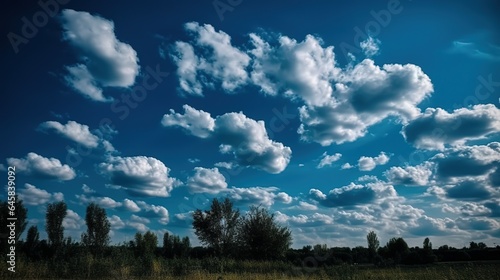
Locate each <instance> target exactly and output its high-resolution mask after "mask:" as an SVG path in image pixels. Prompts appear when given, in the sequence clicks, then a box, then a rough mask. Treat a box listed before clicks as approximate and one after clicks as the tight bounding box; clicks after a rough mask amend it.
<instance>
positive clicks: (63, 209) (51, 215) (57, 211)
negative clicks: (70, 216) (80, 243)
mask: <svg viewBox="0 0 500 280" xmlns="http://www.w3.org/2000/svg"><path fill="white" fill-rule="evenodd" d="M67 210H68V209H67V206H66V203H65V202H64V201H60V202H56V203H49V205H48V206H47V213H46V215H45V223H46V225H45V230H46V231H47V236H48V239H49V244H50V245H51V246H53V247H56V248H57V247H59V246H60V245H62V244H63V240H64V227H63V225H62V223H63V220H64V218H65V217H66V214H67Z"/></svg>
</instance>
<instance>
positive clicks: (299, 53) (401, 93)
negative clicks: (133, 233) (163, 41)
mask: <svg viewBox="0 0 500 280" xmlns="http://www.w3.org/2000/svg"><path fill="white" fill-rule="evenodd" d="M186 28H187V30H189V31H190V32H194V33H195V38H196V39H195V40H194V41H193V42H191V43H186V42H177V43H176V44H175V46H174V48H173V49H174V54H173V57H174V61H175V62H176V63H177V66H178V76H179V81H180V85H181V88H182V89H183V90H184V91H185V92H187V93H189V94H198V95H200V94H201V92H202V89H203V87H204V86H213V81H220V80H223V77H225V73H228V72H232V73H234V74H233V76H231V77H229V78H227V81H228V83H229V85H224V84H222V88H223V89H225V90H226V91H231V92H232V90H234V89H235V88H237V87H240V86H242V85H254V86H257V87H258V88H259V89H260V90H261V92H263V93H265V94H268V95H279V94H281V95H283V96H285V97H287V98H290V99H292V100H298V101H301V102H303V104H304V105H303V106H301V107H300V109H299V112H300V120H301V122H302V123H301V125H300V127H299V129H298V133H299V134H300V136H301V139H302V140H304V141H312V142H317V143H320V144H321V145H323V146H328V145H330V144H332V143H337V144H341V143H344V142H352V141H355V140H356V139H358V138H360V137H363V136H364V135H365V134H366V133H367V129H368V128H369V127H370V126H372V125H374V124H376V123H379V122H381V121H382V120H384V119H386V118H388V117H395V118H397V119H399V120H400V121H401V122H403V123H407V122H408V121H410V120H412V119H413V118H415V117H417V116H418V115H419V114H420V109H419V108H418V107H417V105H418V104H420V103H421V102H422V101H423V100H424V99H425V98H426V97H428V96H429V95H430V94H431V93H432V92H433V86H432V83H431V80H430V79H429V77H428V76H427V75H426V74H425V73H424V72H423V71H422V69H420V67H418V66H416V65H412V64H406V65H400V64H385V65H383V66H381V67H380V66H377V65H375V63H374V61H373V60H371V59H369V58H367V59H364V60H363V61H361V62H359V63H357V64H349V65H348V66H346V67H345V68H340V67H339V66H338V65H337V61H336V59H335V54H334V52H333V46H327V47H323V46H322V45H323V42H322V40H321V39H320V38H318V37H315V36H313V35H307V36H306V37H305V39H304V40H303V41H300V42H299V41H297V40H295V39H293V38H290V37H287V36H284V35H280V36H278V38H271V40H269V41H266V40H264V39H263V38H262V36H260V35H258V34H256V33H252V34H250V35H249V38H250V43H251V45H252V47H253V48H250V49H248V50H246V53H248V54H246V53H245V52H244V51H242V50H240V49H238V48H237V47H235V46H233V45H232V44H231V43H230V37H229V35H227V34H226V33H224V32H222V31H220V32H215V31H214V29H213V27H212V26H210V25H204V26H203V27H201V26H200V25H199V24H197V23H188V24H186ZM266 37H272V36H266ZM200 38H205V41H204V42H205V43H204V45H203V44H202V43H201V42H200V40H201V39H200ZM214 38H219V41H220V42H218V43H217V44H216V43H214ZM379 44H380V42H379V41H377V40H375V39H372V38H370V39H368V40H367V41H363V42H362V49H363V50H364V52H365V53H366V54H367V55H368V56H372V55H375V54H376V53H377V52H378V50H379V49H378V46H379ZM193 46H197V47H205V48H202V49H201V51H199V52H197V53H199V55H195V54H194V51H193V49H194V47H193ZM205 49H208V51H203V50H205ZM216 49H224V50H226V52H227V56H226V57H222V56H220V55H217V52H215V51H214V50H216ZM204 63H205V64H208V65H209V66H207V67H202V65H204ZM214 65H216V67H214ZM204 68H207V69H210V70H209V71H206V70H205V69H204ZM214 68H215V69H218V71H214V70H213V69H214ZM200 71H201V72H202V73H203V76H200V75H199V72H200ZM247 73H248V74H247Z"/></svg>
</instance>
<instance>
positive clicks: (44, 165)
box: [7, 153, 76, 181]
mask: <svg viewBox="0 0 500 280" xmlns="http://www.w3.org/2000/svg"><path fill="white" fill-rule="evenodd" d="M7 163H8V164H9V165H10V166H15V167H16V171H17V172H20V173H23V172H24V173H26V174H27V175H30V176H33V177H38V178H44V179H55V180H60V181H68V180H72V179H73V178H75V176H76V173H75V171H74V170H73V168H71V167H69V166H68V165H66V164H61V162H60V161H59V160H58V159H56V158H46V157H43V156H40V155H37V154H35V153H29V154H28V155H27V156H26V158H21V159H18V158H8V159H7Z"/></svg>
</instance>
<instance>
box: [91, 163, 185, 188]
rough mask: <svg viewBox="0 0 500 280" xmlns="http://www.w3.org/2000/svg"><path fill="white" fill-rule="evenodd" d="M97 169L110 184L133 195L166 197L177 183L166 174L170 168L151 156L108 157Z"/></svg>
mask: <svg viewBox="0 0 500 280" xmlns="http://www.w3.org/2000/svg"><path fill="white" fill-rule="evenodd" d="M99 169H100V172H101V174H103V175H104V176H106V177H107V178H109V180H110V183H111V184H112V185H114V186H117V187H120V188H123V189H125V190H126V191H127V192H128V193H129V194H131V195H134V196H160V197H167V196H170V192H171V191H172V190H173V188H174V187H176V186H177V185H178V184H179V181H178V180H177V179H175V178H171V177H169V176H168V173H169V172H170V169H169V168H168V167H166V166H165V164H163V162H161V161H159V160H158V159H156V158H153V157H146V156H136V157H109V158H108V160H107V161H106V162H103V163H101V164H99Z"/></svg>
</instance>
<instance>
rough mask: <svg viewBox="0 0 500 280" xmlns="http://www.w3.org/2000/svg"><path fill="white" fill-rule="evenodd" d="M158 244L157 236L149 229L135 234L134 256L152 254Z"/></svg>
mask: <svg viewBox="0 0 500 280" xmlns="http://www.w3.org/2000/svg"><path fill="white" fill-rule="evenodd" d="M157 246H158V237H157V236H156V234H154V233H153V232H151V231H149V230H148V231H147V232H146V233H145V234H144V235H142V234H141V233H139V232H138V233H136V234H135V243H134V249H135V254H136V256H141V257H144V256H148V257H149V256H153V255H154V254H155V251H156V248H157Z"/></svg>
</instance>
